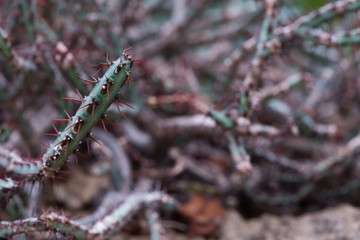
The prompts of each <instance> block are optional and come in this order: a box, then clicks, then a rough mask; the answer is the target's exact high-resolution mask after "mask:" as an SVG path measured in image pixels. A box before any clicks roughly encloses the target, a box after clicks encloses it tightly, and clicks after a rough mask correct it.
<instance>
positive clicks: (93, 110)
mask: <svg viewBox="0 0 360 240" xmlns="http://www.w3.org/2000/svg"><path fill="white" fill-rule="evenodd" d="M94 112H95V103H94V104H93V108H92V117H93V119H94V121H96V120H95V116H94Z"/></svg>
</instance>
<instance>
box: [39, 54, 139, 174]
mask: <svg viewBox="0 0 360 240" xmlns="http://www.w3.org/2000/svg"><path fill="white" fill-rule="evenodd" d="M133 62H134V60H132V58H131V56H130V55H128V54H126V50H125V51H124V52H123V54H122V56H121V57H119V58H118V59H116V60H115V61H112V62H109V61H108V63H106V64H102V65H106V66H108V67H109V68H108V70H107V71H106V72H105V74H104V75H103V76H102V77H101V78H98V79H95V81H94V82H96V83H94V84H95V85H94V88H93V90H92V91H91V93H90V94H89V96H86V97H84V98H83V99H82V103H81V105H80V107H79V109H78V110H77V112H76V113H75V115H74V116H72V117H71V118H70V119H69V121H68V124H67V126H66V127H65V128H64V130H63V131H61V132H58V136H57V138H56V140H55V141H54V142H53V143H52V144H51V145H50V147H49V148H48V149H47V151H46V153H45V154H44V155H43V157H42V170H41V173H40V175H43V176H44V177H53V176H54V174H55V173H56V172H57V171H58V170H59V169H60V168H61V167H62V166H63V165H64V164H65V163H66V161H67V160H68V158H69V156H70V155H71V154H72V153H73V152H75V151H77V148H78V146H79V144H80V143H81V141H83V140H84V139H85V138H86V137H89V136H90V134H91V129H92V128H93V127H94V126H95V124H96V123H97V122H98V121H99V120H100V119H101V118H102V117H103V116H104V113H105V111H106V110H107V109H108V108H109V107H110V105H111V104H112V103H113V102H114V101H116V100H117V98H118V96H119V92H120V89H121V88H122V87H123V86H124V84H125V82H126V81H129V79H131V78H130V68H131V66H132V63H133Z"/></svg>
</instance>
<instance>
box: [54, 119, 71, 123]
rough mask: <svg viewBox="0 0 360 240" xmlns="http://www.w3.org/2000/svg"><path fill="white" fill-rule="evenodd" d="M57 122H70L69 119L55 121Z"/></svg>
mask: <svg viewBox="0 0 360 240" xmlns="http://www.w3.org/2000/svg"><path fill="white" fill-rule="evenodd" d="M53 121H55V122H69V119H53Z"/></svg>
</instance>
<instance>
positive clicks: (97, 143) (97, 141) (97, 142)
mask: <svg viewBox="0 0 360 240" xmlns="http://www.w3.org/2000/svg"><path fill="white" fill-rule="evenodd" d="M89 138H90V139H91V140H93V141H94V142H96V143H97V144H99V145H101V143H99V141H98V140H96V139H95V138H93V137H92V136H89Z"/></svg>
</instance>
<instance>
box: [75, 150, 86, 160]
mask: <svg viewBox="0 0 360 240" xmlns="http://www.w3.org/2000/svg"><path fill="white" fill-rule="evenodd" d="M75 154H79V155H80V156H82V157H84V158H86V155H85V154H82V153H81V152H79V151H76V152H75Z"/></svg>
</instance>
